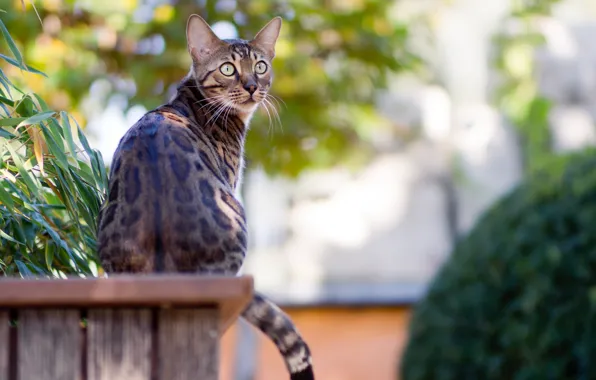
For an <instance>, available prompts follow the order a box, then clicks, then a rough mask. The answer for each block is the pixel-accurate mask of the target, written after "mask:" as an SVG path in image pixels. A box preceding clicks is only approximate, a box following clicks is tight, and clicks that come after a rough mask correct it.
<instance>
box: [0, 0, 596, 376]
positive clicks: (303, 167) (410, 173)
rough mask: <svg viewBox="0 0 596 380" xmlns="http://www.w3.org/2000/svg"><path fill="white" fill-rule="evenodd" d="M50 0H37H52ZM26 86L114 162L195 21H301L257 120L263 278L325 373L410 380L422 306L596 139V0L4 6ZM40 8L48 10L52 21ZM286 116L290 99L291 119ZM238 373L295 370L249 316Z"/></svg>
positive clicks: (235, 357)
mask: <svg viewBox="0 0 596 380" xmlns="http://www.w3.org/2000/svg"><path fill="white" fill-rule="evenodd" d="M33 4H34V5H35V7H33ZM0 8H1V9H4V10H5V11H6V13H2V14H0V18H1V19H2V20H3V21H4V23H5V24H6V26H7V28H8V29H9V30H10V33H11V34H12V36H13V38H14V40H15V42H16V44H17V46H18V47H19V49H20V50H21V52H22V54H23V57H24V59H25V61H26V62H27V63H28V64H29V65H30V66H32V67H34V68H36V69H39V70H41V71H43V72H44V73H45V74H46V75H47V78H43V77H41V76H39V75H34V74H32V73H27V72H19V69H18V68H16V67H14V66H11V65H8V64H4V65H2V66H1V67H2V68H3V69H4V70H5V72H6V73H7V75H11V76H12V77H13V81H14V82H16V83H18V84H19V85H20V86H22V87H23V88H26V89H30V90H31V91H33V92H35V93H37V94H39V95H40V96H42V97H43V98H44V99H45V101H46V102H47V103H48V105H49V106H50V107H51V108H52V109H56V110H67V111H68V112H69V113H70V114H71V115H72V116H73V117H74V118H75V119H76V120H77V121H78V123H79V124H80V125H81V126H83V128H84V130H85V134H86V135H87V137H88V139H89V141H90V144H91V145H92V146H93V147H94V148H97V149H99V150H100V151H101V153H102V155H103V158H104V160H105V163H106V165H107V166H109V164H110V162H111V157H112V154H113V152H114V150H115V148H116V146H117V144H118V141H119V139H120V138H121V136H122V135H123V134H124V132H125V131H126V129H127V128H128V127H130V126H131V125H132V124H133V123H134V122H135V121H136V120H138V119H139V118H140V117H141V116H142V115H143V113H145V112H146V111H147V110H149V109H152V108H154V107H156V106H158V105H160V104H162V103H164V102H165V101H167V99H168V98H169V97H170V96H171V94H172V93H173V91H174V86H175V85H176V83H177V81H178V80H180V79H181V78H182V77H183V76H184V75H185V74H186V73H187V72H188V69H189V66H190V58H189V56H188V54H187V52H186V41H185V25H186V20H187V18H188V16H189V15H190V14H192V13H197V14H200V15H201V16H203V17H204V18H205V19H206V20H207V21H208V22H209V23H210V24H211V25H212V26H213V29H214V30H215V32H216V33H217V34H218V35H219V36H220V37H221V38H232V37H240V38H246V39H248V38H251V37H252V36H254V34H255V33H256V32H257V31H258V30H259V29H260V28H261V27H262V26H263V25H264V24H265V23H266V22H267V21H269V20H270V19H271V18H272V17H274V16H276V15H280V16H282V17H283V18H284V24H283V27H282V33H281V36H280V39H279V40H278V43H277V48H276V50H277V57H276V59H275V61H274V70H275V74H276V77H275V80H274V84H273V88H272V94H273V95H275V96H276V97H277V98H278V99H279V102H278V104H275V108H276V111H275V110H273V109H271V107H270V109H268V110H265V109H262V110H260V111H259V113H258V115H257V116H256V117H255V118H254V119H253V122H252V123H251V130H250V133H249V137H248V141H247V151H246V156H247V166H248V167H247V172H246V175H245V181H244V184H243V190H242V196H243V201H244V203H245V206H246V209H247V214H248V220H249V226H250V239H249V240H250V253H249V256H248V259H247V262H246V265H245V267H244V269H243V270H244V272H245V273H249V274H253V275H254V276H255V280H256V286H257V289H259V290H261V291H263V292H264V293H266V294H268V295H270V296H271V297H272V298H273V299H274V300H275V301H277V302H278V303H279V304H280V305H282V306H283V307H284V308H285V309H286V310H287V311H288V312H289V313H290V314H291V316H292V318H294V319H295V321H296V323H297V324H298V326H299V328H300V330H301V331H302V332H303V333H304V334H305V336H306V339H307V341H309V342H310V343H311V346H312V349H313V352H314V358H315V368H316V371H317V373H318V376H319V378H321V379H325V380H361V379H379V380H385V379H394V378H395V376H396V368H397V365H398V362H399V358H400V355H401V353H402V350H403V347H404V345H405V344H406V340H407V326H408V321H409V318H410V310H411V308H412V305H413V304H415V303H416V302H417V301H418V300H419V299H420V297H422V296H423V294H424V292H425V289H426V287H427V285H428V284H429V282H430V281H431V279H432V278H433V276H434V275H435V273H436V272H437V270H438V269H439V268H440V267H441V265H442V264H443V263H444V261H445V260H446V259H447V258H448V257H449V255H450V252H451V251H452V249H453V247H454V245H455V243H456V242H457V241H459V239H460V238H463V237H465V236H466V234H467V233H468V232H469V231H470V229H471V228H473V227H474V225H475V223H476V221H477V220H478V218H479V216H480V215H482V213H483V212H484V211H485V210H486V209H487V208H488V207H489V206H491V205H492V204H494V202H495V201H496V200H498V199H499V198H500V197H501V196H503V195H504V194H506V193H507V192H509V191H510V190H511V189H513V188H514V187H515V186H517V185H518V184H519V183H520V182H521V181H523V179H524V178H526V177H527V176H528V175H529V173H532V172H533V170H535V168H538V167H541V165H543V163H544V162H545V160H548V159H549V158H551V157H552V156H554V155H558V154H561V153H565V152H569V151H576V150H579V149H582V148H585V147H587V146H591V145H593V144H594V143H595V142H596V124H595V123H596V91H595V89H596V38H594V36H596V1H594V0H558V1H557V0H491V1H478V0H390V1H388V0H318V1H317V0H275V1H274V0H195V1H191V0H180V1H176V0H101V1H99V0H36V1H34V2H32V1H31V2H30V1H25V2H24V3H22V2H21V1H20V0H0ZM40 21H41V22H40ZM275 112H278V115H279V119H278V118H277V117H276V114H275ZM223 346H224V352H223V357H222V371H223V375H222V379H223V380H248V379H255V380H272V379H279V378H284V377H285V374H284V373H285V369H284V367H283V364H282V361H281V358H280V357H279V355H278V354H277V352H275V350H274V347H273V345H272V344H271V343H270V342H268V341H266V340H265V339H263V338H262V337H261V336H260V335H259V334H258V333H256V332H255V331H254V330H252V329H251V328H250V327H248V326H246V325H244V324H242V323H239V324H237V325H236V326H235V327H234V328H233V329H231V330H230V331H229V332H228V333H227V335H226V336H225V339H224V342H223Z"/></svg>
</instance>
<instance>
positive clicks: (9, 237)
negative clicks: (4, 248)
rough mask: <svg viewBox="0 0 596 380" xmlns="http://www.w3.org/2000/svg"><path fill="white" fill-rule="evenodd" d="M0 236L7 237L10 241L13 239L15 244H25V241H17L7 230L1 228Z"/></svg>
mask: <svg viewBox="0 0 596 380" xmlns="http://www.w3.org/2000/svg"><path fill="white" fill-rule="evenodd" d="M0 237H1V238H3V239H6V240H8V241H11V242H13V243H15V244H20V245H23V243H21V242H20V241H17V240H16V239H14V238H13V237H12V236H9V235H8V234H7V233H6V232H4V231H3V230H1V229H0Z"/></svg>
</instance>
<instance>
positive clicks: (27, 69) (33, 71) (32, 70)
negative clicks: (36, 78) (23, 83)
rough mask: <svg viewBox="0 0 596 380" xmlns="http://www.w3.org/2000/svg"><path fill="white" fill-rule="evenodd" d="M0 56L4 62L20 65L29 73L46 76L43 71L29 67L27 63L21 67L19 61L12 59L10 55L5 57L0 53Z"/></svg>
mask: <svg viewBox="0 0 596 380" xmlns="http://www.w3.org/2000/svg"><path fill="white" fill-rule="evenodd" d="M0 58H2V59H3V60H5V61H6V62H8V63H10V64H11V65H13V66H16V67H20V68H22V69H23V70H25V71H28V72H30V73H34V74H39V75H43V76H44V77H46V78H47V77H48V76H47V75H46V74H45V73H43V72H41V71H39V70H37V69H34V68H33V67H31V66H29V65H24V67H21V65H19V62H17V61H15V60H14V59H12V58H10V57H7V56H6V55H4V54H0Z"/></svg>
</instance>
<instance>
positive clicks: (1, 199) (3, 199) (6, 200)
mask: <svg viewBox="0 0 596 380" xmlns="http://www.w3.org/2000/svg"><path fill="white" fill-rule="evenodd" d="M0 181H2V182H0V203H2V204H3V205H4V206H5V207H7V209H8V210H12V209H13V208H14V201H13V200H12V196H11V195H10V193H9V192H8V191H6V188H5V187H4V184H5V183H6V181H8V180H7V179H0Z"/></svg>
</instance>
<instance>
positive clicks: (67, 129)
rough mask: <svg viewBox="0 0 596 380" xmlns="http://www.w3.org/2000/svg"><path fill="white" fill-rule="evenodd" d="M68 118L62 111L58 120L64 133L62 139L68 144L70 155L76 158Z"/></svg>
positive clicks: (75, 149)
mask: <svg viewBox="0 0 596 380" xmlns="http://www.w3.org/2000/svg"><path fill="white" fill-rule="evenodd" d="M68 118H69V117H68V114H67V113H66V112H64V111H62V112H60V120H61V125H62V131H63V132H64V138H65V140H66V143H67V144H68V147H69V149H70V154H71V155H72V156H73V157H75V158H76V156H77V153H76V152H77V147H76V145H75V142H74V139H73V136H72V126H71V125H70V122H69V121H68ZM75 162H76V161H75ZM77 166H78V165H77Z"/></svg>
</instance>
